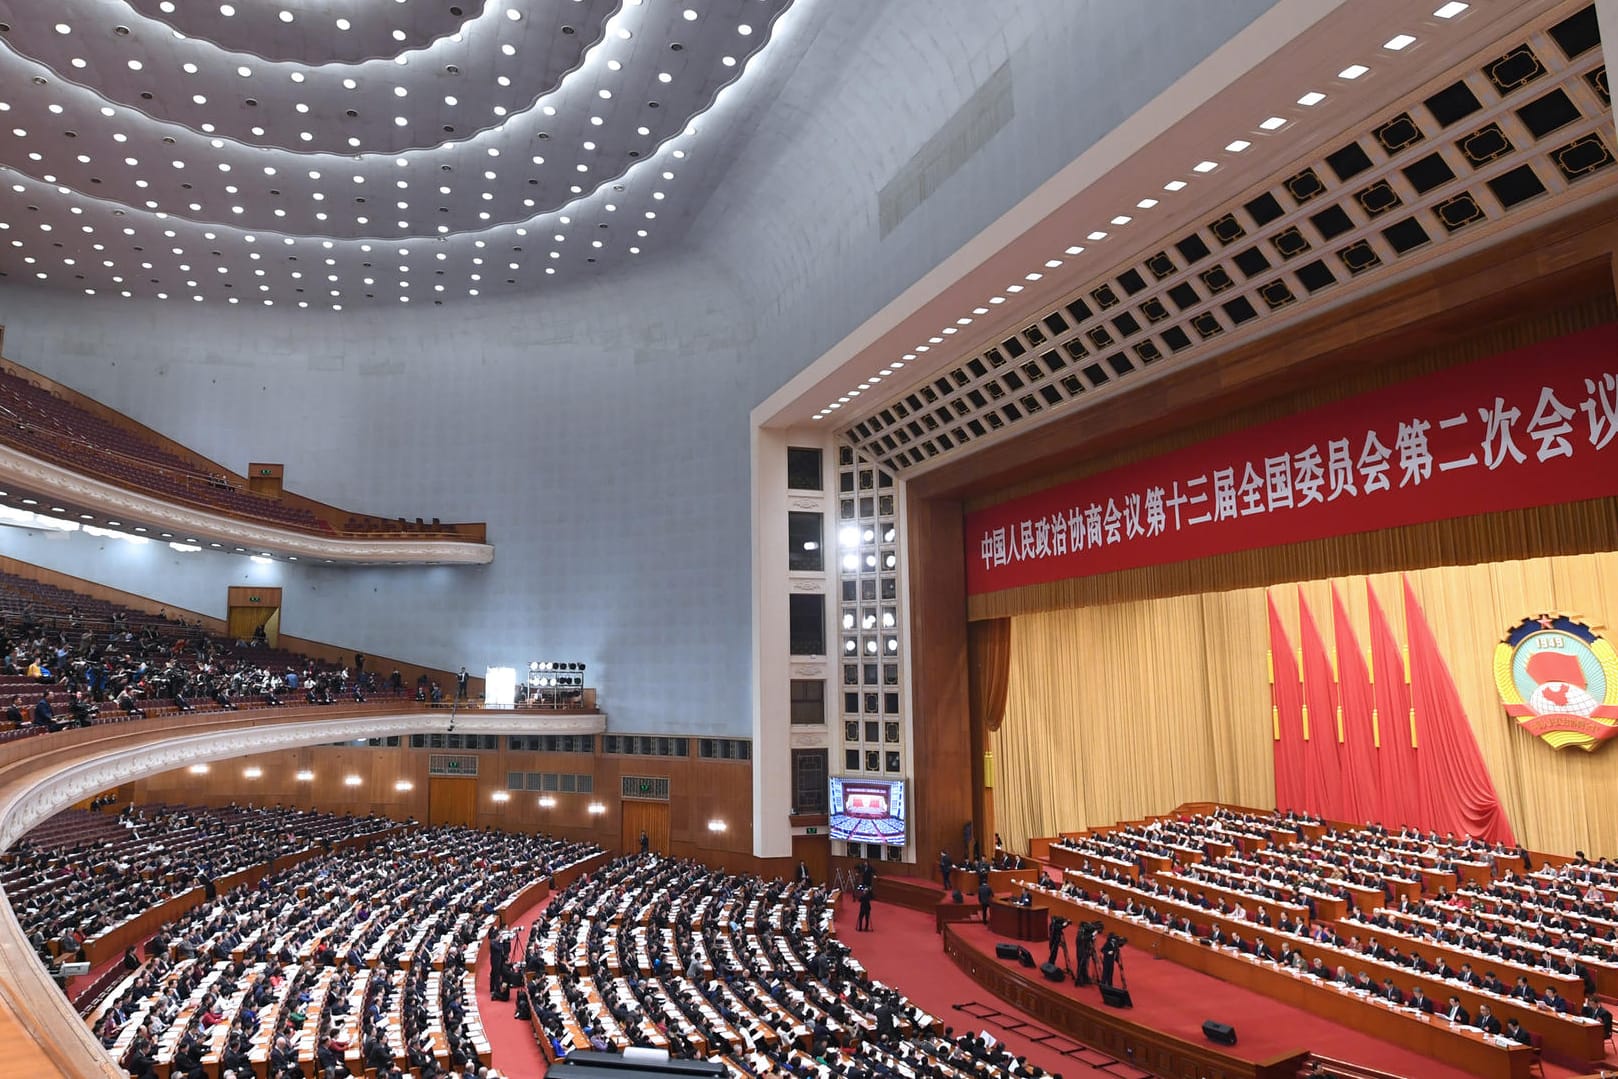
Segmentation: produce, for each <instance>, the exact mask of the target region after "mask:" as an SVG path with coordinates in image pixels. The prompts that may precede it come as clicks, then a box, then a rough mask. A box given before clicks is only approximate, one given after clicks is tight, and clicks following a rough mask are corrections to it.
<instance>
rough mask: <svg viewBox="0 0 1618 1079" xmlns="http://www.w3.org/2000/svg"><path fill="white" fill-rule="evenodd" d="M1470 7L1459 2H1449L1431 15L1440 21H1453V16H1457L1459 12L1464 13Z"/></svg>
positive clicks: (1451, 0)
mask: <svg viewBox="0 0 1618 1079" xmlns="http://www.w3.org/2000/svg"><path fill="white" fill-rule="evenodd" d="M1471 6H1472V5H1470V4H1463V3H1461V0H1450V3H1448V4H1445V5H1444V6H1443V7H1441V8H1439V9H1438V10H1437V11H1435V12H1433V14H1434V15H1435V16H1437V17H1438V18H1440V19H1453V18H1454V17H1455V16H1457V15H1459V14H1460V13H1461V12H1463V11H1465V10H1466V9H1467V8H1469V7H1471Z"/></svg>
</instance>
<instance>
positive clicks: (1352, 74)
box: [814, 0, 1471, 420]
mask: <svg viewBox="0 0 1618 1079" xmlns="http://www.w3.org/2000/svg"><path fill="white" fill-rule="evenodd" d="M1470 6H1471V5H1470V4H1466V3H1462V2H1461V0H1451V2H1449V3H1446V4H1444V5H1443V6H1442V7H1440V8H1438V9H1437V10H1435V11H1434V12H1433V16H1434V17H1435V18H1439V19H1446V20H1447V19H1454V18H1455V17H1457V16H1458V15H1460V14H1462V13H1463V12H1465V11H1466V10H1468V9H1469V8H1470ZM1416 41H1417V39H1416V37H1415V35H1413V34H1407V33H1401V34H1396V35H1394V36H1393V37H1391V38H1389V39H1388V40H1387V41H1386V42H1384V43H1383V45H1382V49H1383V50H1384V51H1385V52H1389V53H1401V52H1404V51H1405V50H1407V49H1408V48H1410V46H1412V45H1414V44H1416ZM1370 72H1371V68H1370V67H1369V66H1368V65H1366V64H1361V63H1353V64H1349V65H1348V66H1346V67H1344V68H1342V69H1341V70H1339V71H1338V72H1337V78H1338V79H1339V80H1341V81H1343V82H1354V81H1357V80H1359V79H1360V78H1363V77H1364V76H1365V75H1368V74H1370ZM1326 98H1327V95H1326V94H1325V93H1324V92H1323V91H1320V90H1314V89H1310V90H1308V91H1306V92H1305V93H1303V94H1302V95H1300V96H1299V97H1298V98H1297V104H1298V106H1299V107H1300V108H1304V109H1312V108H1314V107H1315V106H1316V105H1319V104H1320V103H1321V102H1323V101H1325V100H1326ZM1301 118H1302V117H1301V115H1293V116H1284V115H1280V114H1279V113H1278V114H1276V115H1273V116H1268V117H1266V118H1264V119H1263V120H1260V121H1258V123H1257V124H1256V125H1255V129H1254V131H1253V132H1251V133H1250V135H1251V137H1248V136H1247V135H1244V136H1243V137H1241V138H1234V139H1231V140H1230V141H1229V142H1226V143H1225V145H1224V153H1225V154H1229V155H1235V154H1241V153H1245V152H1246V151H1248V150H1250V149H1252V147H1253V145H1254V140H1255V139H1256V138H1259V137H1261V136H1263V135H1269V134H1273V133H1275V132H1277V131H1281V130H1282V129H1284V128H1287V127H1290V126H1291V125H1292V124H1293V123H1294V122H1295V121H1297V120H1299V119H1301ZM1223 164H1224V162H1223V161H1222V160H1219V159H1217V158H1216V157H1213V156H1210V157H1207V158H1203V159H1202V160H1200V161H1197V162H1196V163H1194V164H1192V165H1191V166H1189V168H1188V170H1187V171H1188V173H1189V174H1190V175H1191V176H1192V177H1193V178H1195V177H1196V176H1206V175H1209V174H1210V173H1213V172H1217V171H1218V170H1219V169H1220V167H1221V166H1222V165H1223ZM1189 186H1190V181H1189V180H1187V179H1184V178H1182V177H1174V178H1172V179H1170V180H1168V181H1167V182H1165V183H1164V184H1163V188H1162V189H1163V191H1164V192H1166V193H1168V194H1177V193H1178V192H1181V191H1184V190H1185V189H1186V188H1187V187H1189ZM1160 203H1161V199H1160V198H1159V197H1158V196H1156V195H1148V196H1145V197H1143V198H1141V199H1140V200H1139V201H1138V202H1136V203H1135V206H1134V208H1135V209H1136V210H1150V209H1153V208H1155V207H1157V206H1158V205H1160ZM1134 220H1135V218H1134V215H1133V214H1132V213H1121V214H1117V215H1115V216H1113V217H1112V218H1111V219H1110V223H1111V225H1112V226H1113V227H1115V228H1121V227H1123V226H1125V225H1128V224H1131V223H1132V222H1133V221H1134ZM1110 235H1111V232H1110V231H1108V230H1107V229H1099V228H1098V229H1094V230H1092V231H1091V232H1089V233H1086V234H1085V236H1084V239H1085V241H1086V242H1088V243H1092V244H1094V243H1100V242H1102V241H1103V240H1106V239H1107V238H1108V237H1109V236H1110ZM1086 250H1087V248H1086V246H1085V244H1081V243H1072V244H1069V245H1068V246H1067V247H1066V248H1064V249H1063V251H1062V255H1063V258H1056V257H1052V258H1048V259H1046V260H1045V261H1044V263H1043V264H1042V266H1041V267H1040V268H1039V269H1036V270H1030V271H1029V272H1028V273H1026V274H1024V275H1023V277H1022V280H1021V281H1018V282H1015V283H1013V284H1010V285H1007V286H1006V287H1005V288H1004V289H1003V290H1002V291H1001V294H999V295H995V296H990V297H989V298H988V299H987V300H986V301H984V303H983V304H981V305H979V306H977V307H974V308H973V309H972V312H971V314H972V316H973V317H981V316H983V315H987V314H990V313H991V312H992V311H993V309H994V308H995V307H997V306H1000V305H1002V304H1005V303H1006V302H1007V300H1008V297H1010V296H1015V295H1016V294H1017V293H1019V292H1022V291H1024V290H1025V289H1026V288H1027V286H1028V284H1032V283H1034V282H1038V281H1041V280H1043V279H1044V277H1045V271H1047V270H1056V269H1060V268H1062V266H1063V265H1064V264H1065V263H1064V258H1073V257H1076V256H1078V255H1082V254H1084V253H1085V251H1086ZM971 324H972V318H968V317H965V316H963V317H960V318H957V319H956V320H955V322H954V324H953V325H949V326H944V327H942V328H941V329H939V330H938V332H937V333H935V334H934V335H932V336H930V337H928V338H927V339H926V340H925V341H924V342H921V343H919V344H916V345H914V346H912V348H911V350H910V351H908V352H905V353H902V354H901V355H900V357H899V358H898V359H896V360H889V361H888V363H887V365H886V366H885V367H882V368H880V369H879V370H878V371H877V373H876V374H874V375H868V376H866V377H865V378H864V379H863V380H861V381H859V382H857V383H855V384H854V385H853V386H851V387H850V388H849V389H847V390H845V391H843V393H842V394H840V395H839V396H838V397H837V398H836V399H835V400H832V401H828V402H827V403H826V404H825V406H824V407H822V408H821V409H820V410H819V411H818V412H816V413H815V414H814V419H816V420H822V419H825V418H826V417H828V416H831V415H833V414H834V413H835V412H837V411H838V410H839V409H842V408H844V407H846V406H848V405H851V404H853V403H854V402H855V401H856V399H857V398H859V397H860V396H861V395H862V394H864V393H866V392H867V391H868V390H870V389H871V388H872V387H873V386H875V385H876V384H878V383H880V382H881V381H882V380H883V379H885V378H888V377H890V376H892V374H893V373H894V372H895V371H898V370H901V369H903V368H904V366H905V364H907V363H914V362H915V361H916V360H917V359H918V358H919V357H920V356H921V355H922V354H924V353H927V352H930V351H932V349H934V348H935V347H937V346H939V345H942V344H944V343H945V342H946V341H947V340H948V339H949V338H950V337H952V336H954V335H955V334H957V333H959V332H960V327H964V326H969V325H971Z"/></svg>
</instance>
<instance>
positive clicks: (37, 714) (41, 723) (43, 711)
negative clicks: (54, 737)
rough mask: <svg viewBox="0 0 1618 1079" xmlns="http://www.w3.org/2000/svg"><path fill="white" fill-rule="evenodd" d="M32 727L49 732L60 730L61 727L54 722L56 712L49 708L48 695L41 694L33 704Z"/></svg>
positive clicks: (49, 699)
mask: <svg viewBox="0 0 1618 1079" xmlns="http://www.w3.org/2000/svg"><path fill="white" fill-rule="evenodd" d="M34 726H36V727H44V728H45V729H46V730H51V731H59V730H61V729H62V725H61V724H60V723H58V722H56V710H55V709H53V708H52V707H51V697H50V694H49V693H41V694H40V695H39V700H37V701H35V702H34Z"/></svg>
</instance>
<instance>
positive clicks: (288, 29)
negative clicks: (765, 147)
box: [0, 0, 791, 310]
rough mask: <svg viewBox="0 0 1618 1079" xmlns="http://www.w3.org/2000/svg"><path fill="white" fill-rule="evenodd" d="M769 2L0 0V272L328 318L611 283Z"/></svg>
mask: <svg viewBox="0 0 1618 1079" xmlns="http://www.w3.org/2000/svg"><path fill="white" fill-rule="evenodd" d="M790 3H791V0H487V2H481V0H460V2H458V3H456V2H452V0H233V2H221V0H56V2H55V3H53V4H52V5H51V6H50V14H49V15H48V16H44V17H41V14H40V9H39V7H38V5H37V3H36V2H35V0H0V46H3V47H0V86H4V87H5V88H6V89H4V90H0V273H3V274H4V275H5V276H7V277H9V278H11V279H13V280H17V281H21V282H27V283H31V284H36V285H43V286H46V287H57V288H64V289H71V290H78V291H84V292H89V293H91V294H96V293H103V294H105V293H110V294H121V295H124V296H141V297H157V298H162V299H173V300H190V301H195V302H203V301H222V302H228V303H250V304H263V305H268V306H276V305H290V306H297V307H311V308H332V309H337V310H342V309H343V308H344V307H345V306H353V305H356V304H360V303H371V304H376V303H382V302H386V303H432V302H442V301H444V300H446V299H452V298H461V297H467V296H479V295H492V294H501V293H511V292H513V291H519V290H527V289H534V288H537V287H541V286H543V285H546V284H550V283H555V282H558V281H564V280H567V279H568V278H569V277H570V276H571V277H574V278H576V277H578V276H580V275H582V274H583V273H585V272H589V271H592V270H595V269H599V268H602V267H605V266H610V265H612V264H615V263H619V262H621V261H623V260H626V259H633V258H636V257H637V256H639V255H641V254H642V253H643V252H645V251H648V250H650V249H651V248H652V246H653V245H655V244H659V243H666V242H668V241H669V240H670V239H672V238H675V237H677V236H678V235H679V233H680V232H681V230H682V229H683V227H684V225H685V224H686V223H688V222H689V220H690V218H691V217H692V216H693V215H694V214H695V212H696V209H697V208H698V207H699V206H700V203H701V199H702V196H703V194H704V191H705V188H706V184H705V183H703V182H702V176H703V162H702V158H703V157H704V155H705V154H707V156H713V153H712V151H713V150H714V149H715V147H716V143H717V140H718V138H719V137H720V136H721V135H722V134H724V132H722V131H721V130H717V129H718V128H721V127H722V120H721V118H720V117H719V116H718V115H717V113H714V114H710V115H709V116H708V117H706V118H704V116H703V114H704V113H705V112H707V111H708V110H710V108H711V107H712V106H713V105H714V104H715V102H716V101H717V100H718V99H719V98H720V96H721V94H722V93H723V92H725V91H727V89H728V88H732V87H735V88H738V89H741V88H742V87H744V86H745V83H746V82H747V79H746V78H745V77H744V73H745V72H747V71H748V70H749V69H750V68H754V67H757V66H758V63H759V62H760V61H761V60H762V59H763V56H762V54H763V53H764V52H765V51H766V47H767V45H768V43H769V41H770V39H771V37H772V30H773V28H774V25H775V21H776V19H777V17H778V16H780V15H781V14H782V12H784V11H785V10H786V9H787V8H788V6H789V5H790ZM710 125H712V127H713V128H715V130H709V127H710Z"/></svg>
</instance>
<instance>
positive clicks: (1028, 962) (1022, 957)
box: [1017, 948, 1034, 967]
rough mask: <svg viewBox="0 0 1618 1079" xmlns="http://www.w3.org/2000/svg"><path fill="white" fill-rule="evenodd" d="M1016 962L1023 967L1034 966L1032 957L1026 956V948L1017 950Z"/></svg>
mask: <svg viewBox="0 0 1618 1079" xmlns="http://www.w3.org/2000/svg"><path fill="white" fill-rule="evenodd" d="M1017 962H1019V963H1021V964H1022V965H1023V966H1025V967H1031V966H1033V965H1034V957H1033V956H1032V955H1029V954H1028V949H1027V948H1018V949H1017Z"/></svg>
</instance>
